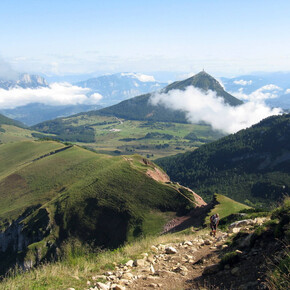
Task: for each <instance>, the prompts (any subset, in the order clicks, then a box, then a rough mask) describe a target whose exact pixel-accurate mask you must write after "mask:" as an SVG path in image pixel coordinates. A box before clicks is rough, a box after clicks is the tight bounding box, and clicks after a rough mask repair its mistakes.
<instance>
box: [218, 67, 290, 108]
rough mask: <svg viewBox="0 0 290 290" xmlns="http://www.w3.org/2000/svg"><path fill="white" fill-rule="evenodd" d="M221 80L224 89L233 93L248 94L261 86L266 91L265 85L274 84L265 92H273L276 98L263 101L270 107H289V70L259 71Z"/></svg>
mask: <svg viewBox="0 0 290 290" xmlns="http://www.w3.org/2000/svg"><path fill="white" fill-rule="evenodd" d="M221 81H222V82H223V85H224V86H225V88H226V90H227V91H229V92H231V93H232V94H234V95H235V94H236V93H239V92H240V93H244V94H246V95H250V94H252V93H253V92H255V91H257V90H260V89H261V88H264V89H266V91H267V86H269V85H274V86H276V88H272V90H268V91H267V92H274V93H275V95H277V98H269V99H266V100H265V103H266V104H267V105H268V106H271V107H280V108H282V109H285V110H289V109H290V91H289V89H290V72H274V73H259V74H255V75H241V76H238V77H234V78H223V77H222V78H221ZM266 91H265V92H266Z"/></svg>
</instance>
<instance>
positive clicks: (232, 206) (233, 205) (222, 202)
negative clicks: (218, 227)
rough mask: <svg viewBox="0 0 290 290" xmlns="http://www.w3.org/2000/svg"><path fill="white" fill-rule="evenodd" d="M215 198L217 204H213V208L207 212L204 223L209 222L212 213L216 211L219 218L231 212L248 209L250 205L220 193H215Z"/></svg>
mask: <svg viewBox="0 0 290 290" xmlns="http://www.w3.org/2000/svg"><path fill="white" fill-rule="evenodd" d="M215 200H216V202H217V204H216V205H215V206H214V208H213V209H212V210H211V211H210V212H209V213H208V215H207V217H206V220H205V223H206V224H208V223H209V218H210V216H212V215H213V214H216V213H218V214H219V216H220V219H222V218H224V217H227V216H229V215H231V214H234V213H238V212H240V211H241V210H244V209H249V208H250V207H249V206H247V205H245V204H242V203H239V202H237V201H234V200H233V199H230V198H228V197H226V196H224V195H221V194H215Z"/></svg>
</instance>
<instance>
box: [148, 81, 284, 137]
mask: <svg viewBox="0 0 290 290" xmlns="http://www.w3.org/2000/svg"><path fill="white" fill-rule="evenodd" d="M150 102H151V103H152V104H153V105H157V104H160V105H163V106H165V107H167V108H171V109H175V110H181V111H184V112H185V113H186V117H187V119H188V121H189V122H191V123H198V122H200V121H203V122H206V123H208V124H210V125H211V126H212V128H213V129H216V130H221V131H223V132H225V133H235V132H237V131H239V130H241V129H244V128H247V127H250V126H251V125H253V124H255V123H258V122H259V121H261V120H262V119H264V118H266V117H269V116H271V115H277V114H280V113H281V110H280V109H279V108H275V109H271V108H269V107H267V106H266V105H265V104H264V103H263V102H262V101H261V100H256V101H249V102H247V103H245V104H243V105H241V106H238V107H232V106H229V105H227V104H225V103H224V101H223V99H222V98H221V97H217V96H216V93H215V92H213V91H208V92H207V93H205V92H203V91H201V90H199V89H197V88H195V87H192V86H191V87H188V88H187V89H186V90H185V91H181V90H172V91H169V92H168V93H167V94H164V93H156V94H154V95H152V97H151V99H150Z"/></svg>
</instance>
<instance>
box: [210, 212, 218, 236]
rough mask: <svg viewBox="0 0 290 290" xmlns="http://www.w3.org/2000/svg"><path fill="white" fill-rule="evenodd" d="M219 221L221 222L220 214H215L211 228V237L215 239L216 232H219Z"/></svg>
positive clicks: (211, 221)
mask: <svg viewBox="0 0 290 290" xmlns="http://www.w3.org/2000/svg"><path fill="white" fill-rule="evenodd" d="M219 221H220V218H219V214H218V213H216V214H213V215H212V216H211V217H210V228H211V233H210V234H211V235H212V236H213V237H215V235H216V230H217V226H218V224H219Z"/></svg>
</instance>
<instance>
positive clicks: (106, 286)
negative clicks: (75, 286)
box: [96, 282, 110, 290]
mask: <svg viewBox="0 0 290 290" xmlns="http://www.w3.org/2000/svg"><path fill="white" fill-rule="evenodd" d="M96 286H97V287H98V288H99V289H100V290H109V289H110V286H109V284H104V283H101V282H97V283H96Z"/></svg>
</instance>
